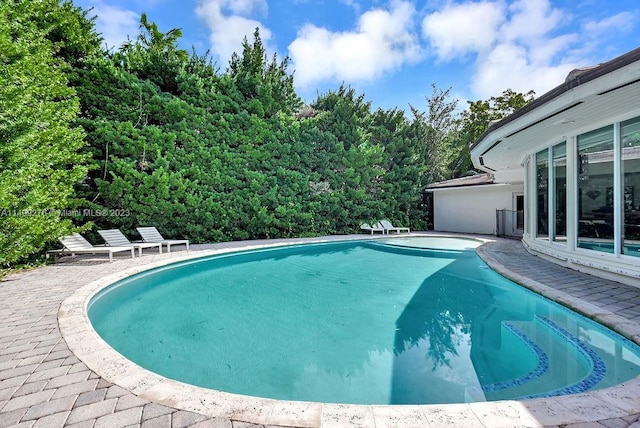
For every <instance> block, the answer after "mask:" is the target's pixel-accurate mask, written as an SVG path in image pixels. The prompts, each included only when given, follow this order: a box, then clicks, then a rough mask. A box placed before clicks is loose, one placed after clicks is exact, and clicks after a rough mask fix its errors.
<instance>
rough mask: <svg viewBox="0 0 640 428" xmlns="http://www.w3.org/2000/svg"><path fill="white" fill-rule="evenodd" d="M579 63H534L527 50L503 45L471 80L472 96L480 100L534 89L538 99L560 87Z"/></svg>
mask: <svg viewBox="0 0 640 428" xmlns="http://www.w3.org/2000/svg"><path fill="white" fill-rule="evenodd" d="M578 65H579V64H575V63H570V62H560V63H559V64H556V65H553V64H552V63H551V62H544V61H542V62H532V59H531V54H530V52H529V51H528V50H527V48H526V47H523V46H521V45H517V44H507V43H505V44H500V45H497V46H495V47H494V49H493V50H492V51H491V52H490V53H489V54H488V55H487V56H485V57H483V58H482V59H481V60H480V61H478V64H477V67H476V70H475V73H474V75H473V77H472V80H471V89H472V91H473V93H474V94H475V95H476V96H478V97H480V98H481V99H488V98H490V97H492V96H497V95H500V94H501V93H502V92H503V91H504V90H506V89H512V90H514V91H516V92H528V91H530V90H532V89H533V90H535V91H536V94H537V95H538V96H540V95H542V94H543V93H545V92H547V91H548V90H550V89H552V88H553V87H555V86H557V85H559V84H560V83H562V82H563V81H564V79H565V78H566V76H567V74H568V73H569V72H570V71H571V70H573V69H574V68H576V67H578Z"/></svg>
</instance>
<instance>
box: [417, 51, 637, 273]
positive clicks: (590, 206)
mask: <svg viewBox="0 0 640 428" xmlns="http://www.w3.org/2000/svg"><path fill="white" fill-rule="evenodd" d="M471 157H472V160H473V163H474V166H475V167H476V168H477V169H479V170H482V171H485V172H486V173H488V174H491V175H492V176H493V183H491V184H490V185H487V186H483V185H475V186H472V187H471V188H469V187H467V188H466V189H464V190H463V189H462V188H461V189H460V190H456V189H455V188H454V187H449V188H443V190H437V189H428V190H429V191H433V194H434V211H435V212H434V219H435V221H436V223H435V224H434V227H435V226H436V224H437V227H441V228H442V229H441V230H446V229H450V230H451V231H454V230H455V231H465V232H472V231H473V232H475V233H491V230H490V225H489V224H472V223H473V221H474V220H470V219H473V217H475V216H480V214H481V210H484V209H485V206H489V205H490V204H494V206H493V210H494V211H495V209H500V208H503V207H505V208H506V207H507V206H509V204H510V203H511V207H514V209H517V207H515V205H514V204H513V200H511V201H510V200H509V194H511V195H517V194H518V192H520V191H521V192H522V194H523V202H524V204H523V210H524V218H523V231H522V233H523V234H522V242H523V244H524V245H525V247H526V248H527V250H528V251H529V252H531V253H534V254H537V255H539V256H541V257H545V258H547V259H549V260H552V261H554V262H556V263H559V264H561V265H564V266H567V267H570V268H573V269H577V270H581V271H586V272H589V273H592V274H595V275H598V276H601V277H605V278H609V279H613V280H616V281H620V282H624V283H628V284H632V285H637V286H640V49H636V50H633V51H631V52H628V53H626V54H624V55H622V56H620V57H618V58H615V59H613V60H611V61H608V62H606V63H603V64H600V65H598V66H594V67H590V68H587V69H580V70H575V71H573V72H571V73H570V74H569V76H567V78H566V81H565V82H564V83H562V84H560V85H559V86H557V87H556V88H554V89H552V90H551V91H549V92H548V93H546V94H544V95H542V96H540V97H539V98H537V99H536V100H534V101H532V102H531V103H530V104H528V105H527V106H525V107H524V108H523V109H521V110H519V111H517V112H515V113H514V114H512V115H510V116H508V117H506V118H504V119H503V120H501V121H499V122H496V123H492V124H491V125H490V126H489V128H488V129H487V131H486V132H485V133H484V134H483V135H482V136H481V137H480V138H479V139H478V140H477V141H476V142H475V144H474V145H473V147H472V150H471ZM499 186H504V187H503V188H504V189H508V191H505V193H504V194H503V195H502V196H499V195H497V194H494V193H493V190H491V189H497V188H499ZM518 186H520V189H521V190H518ZM456 192H457V193H456ZM454 194H457V195H459V196H460V197H459V200H458V202H456V203H457V206H456V208H455V209H452V208H451V207H449V208H448V209H449V210H450V211H449V212H455V211H456V210H460V212H463V211H464V212H466V214H467V216H466V217H465V218H466V219H467V220H466V221H463V220H461V221H459V223H460V224H464V223H465V222H466V223H467V224H468V225H469V227H467V225H464V226H452V225H451V223H450V222H451V221H452V220H453V217H452V216H451V215H449V214H445V213H439V211H438V201H439V200H440V199H441V198H443V199H441V201H444V200H445V199H446V198H449V197H451V195H454ZM483 196H486V200H484V198H483ZM478 200H482V201H481V202H479V203H478V202H477V201H478ZM465 201H468V203H466V202H465ZM445 206H446V204H445ZM439 217H440V218H439ZM494 218H495V217H494ZM471 226H473V227H471ZM494 227H495V226H494ZM474 228H476V229H475V230H474ZM462 229H467V230H462Z"/></svg>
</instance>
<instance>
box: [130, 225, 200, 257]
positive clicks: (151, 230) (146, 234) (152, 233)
mask: <svg viewBox="0 0 640 428" xmlns="http://www.w3.org/2000/svg"><path fill="white" fill-rule="evenodd" d="M137 230H138V233H139V234H140V236H142V240H143V241H144V242H155V243H158V244H161V245H166V246H167V253H170V252H171V246H172V245H181V244H185V245H186V246H187V251H189V240H188V239H164V238H163V237H162V235H160V232H158V229H156V228H155V227H138V228H137Z"/></svg>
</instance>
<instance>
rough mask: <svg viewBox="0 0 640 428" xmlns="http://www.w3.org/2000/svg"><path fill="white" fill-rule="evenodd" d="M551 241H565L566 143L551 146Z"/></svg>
mask: <svg viewBox="0 0 640 428" xmlns="http://www.w3.org/2000/svg"><path fill="white" fill-rule="evenodd" d="M551 150H552V152H553V178H554V184H555V185H554V186H553V201H554V209H555V213H554V233H553V241H556V242H563V243H566V242H567V143H564V142H563V143H560V144H558V145H556V146H553V148H552V149H551Z"/></svg>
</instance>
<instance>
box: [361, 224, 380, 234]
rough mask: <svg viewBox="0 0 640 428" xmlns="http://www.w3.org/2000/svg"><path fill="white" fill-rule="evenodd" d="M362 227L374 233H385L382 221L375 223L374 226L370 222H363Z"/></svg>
mask: <svg viewBox="0 0 640 428" xmlns="http://www.w3.org/2000/svg"><path fill="white" fill-rule="evenodd" d="M360 229H362V230H366V231H369V232H371V234H372V235H373V234H374V233H375V232H380V233H382V234H384V227H382V225H380V222H378V223H376V224H374V225H373V226H372V225H370V224H369V223H363V224H361V225H360Z"/></svg>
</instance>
